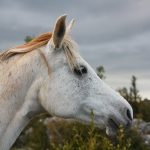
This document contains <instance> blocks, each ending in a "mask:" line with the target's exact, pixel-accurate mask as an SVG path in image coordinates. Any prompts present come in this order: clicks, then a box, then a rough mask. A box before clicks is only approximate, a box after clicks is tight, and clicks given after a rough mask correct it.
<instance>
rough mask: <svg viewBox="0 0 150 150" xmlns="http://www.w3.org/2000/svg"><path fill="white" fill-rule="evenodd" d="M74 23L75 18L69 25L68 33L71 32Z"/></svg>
mask: <svg viewBox="0 0 150 150" xmlns="http://www.w3.org/2000/svg"><path fill="white" fill-rule="evenodd" d="M74 23H75V19H74V18H73V19H72V20H71V21H70V23H69V25H68V26H67V34H69V33H70V32H71V29H72V27H73V25H74Z"/></svg>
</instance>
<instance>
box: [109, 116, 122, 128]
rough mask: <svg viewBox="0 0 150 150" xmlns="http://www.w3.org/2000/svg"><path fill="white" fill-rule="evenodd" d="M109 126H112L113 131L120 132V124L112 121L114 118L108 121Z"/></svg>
mask: <svg viewBox="0 0 150 150" xmlns="http://www.w3.org/2000/svg"><path fill="white" fill-rule="evenodd" d="M108 124H109V125H110V126H111V128H112V129H113V130H115V131H116V130H118V129H119V126H120V125H119V123H118V122H117V121H115V120H114V119H112V118H110V119H109V120H108Z"/></svg>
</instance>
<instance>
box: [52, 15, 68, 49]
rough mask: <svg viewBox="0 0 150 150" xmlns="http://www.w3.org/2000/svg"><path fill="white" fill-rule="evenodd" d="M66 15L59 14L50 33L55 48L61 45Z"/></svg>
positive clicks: (64, 31)
mask: <svg viewBox="0 0 150 150" xmlns="http://www.w3.org/2000/svg"><path fill="white" fill-rule="evenodd" d="M66 17H67V15H63V16H60V17H59V18H58V19H57V21H56V24H55V27H54V30H53V34H52V40H53V43H54V47H55V48H60V47H61V46H62V41H63V38H64V35H65V33H66V23H65V21H66Z"/></svg>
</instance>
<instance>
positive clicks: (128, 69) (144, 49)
mask: <svg viewBox="0 0 150 150" xmlns="http://www.w3.org/2000/svg"><path fill="white" fill-rule="evenodd" d="M149 6H150V1H148V0H142V1H141V0H132V1H131V0H126V1H120V0H93V1H90V0H82V1H80V0H76V1H75V0H69V1H64V0H61V1H60V0H54V1H50V0H44V1H43V0H36V1H33V0H24V1H22V0H13V1H10V0H1V1H0V19H1V22H0V48H1V49H4V48H8V47H13V46H15V45H18V44H20V43H22V42H23V41H24V38H25V36H26V35H32V36H36V35H38V34H40V33H42V32H47V31H52V27H53V24H54V22H55V19H56V18H57V17H58V16H59V15H61V14H64V13H67V14H68V15H69V16H68V20H70V19H71V18H72V17H75V18H76V20H77V21H76V24H75V26H74V29H73V31H72V32H73V33H72V34H73V37H74V38H75V39H76V41H77V42H78V43H79V45H80V51H81V53H82V54H83V56H84V58H85V59H86V60H87V61H88V62H89V63H90V64H92V66H93V67H94V68H96V67H97V66H98V65H99V64H101V65H104V67H105V68H106V71H107V75H108V79H107V81H108V82H109V83H110V84H111V85H112V86H113V87H114V88H116V87H118V86H120V85H128V84H129V78H130V76H131V75H132V74H135V75H137V76H138V77H139V78H140V90H142V89H143V91H142V94H145V95H146V96H148V95H149V96H150V93H149V92H148V90H149V89H150V86H149V85H150V81H149V79H150V77H149V76H150V70H149V66H150V61H149V57H150V42H149V39H150V15H149V14H150V9H149Z"/></svg>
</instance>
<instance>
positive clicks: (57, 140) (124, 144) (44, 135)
mask: <svg viewBox="0 0 150 150" xmlns="http://www.w3.org/2000/svg"><path fill="white" fill-rule="evenodd" d="M42 119H43V118H42ZM30 128H31V126H30V127H28V128H27V129H26V131H24V134H23V135H22V136H23V137H20V138H19V139H18V141H17V142H16V143H17V144H18V145H17V146H16V147H14V149H13V150H19V148H20V149H21V148H24V149H26V150H150V149H149V147H148V146H146V145H145V144H144V141H143V139H142V138H141V137H140V135H139V133H137V131H136V130H135V129H132V130H129V131H127V132H125V131H124V130H123V128H120V130H119V131H118V134H117V136H116V137H115V138H108V137H107V135H106V134H105V133H104V132H103V131H101V130H100V129H98V128H96V127H95V126H94V123H93V121H91V124H90V125H83V124H80V123H78V122H75V121H70V120H69V121H67V120H65V119H55V120H53V121H50V122H49V123H47V125H44V123H43V120H41V118H38V119H37V120H36V121H34V122H33V123H32V129H33V130H32V131H30V132H28V130H29V129H30ZM27 132H28V133H27ZM49 134H50V135H51V136H50V138H49ZM21 140H23V142H20V141H21ZM17 148H18V149H17Z"/></svg>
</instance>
